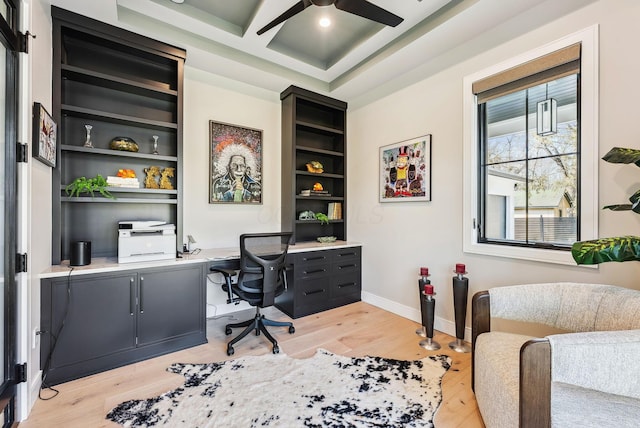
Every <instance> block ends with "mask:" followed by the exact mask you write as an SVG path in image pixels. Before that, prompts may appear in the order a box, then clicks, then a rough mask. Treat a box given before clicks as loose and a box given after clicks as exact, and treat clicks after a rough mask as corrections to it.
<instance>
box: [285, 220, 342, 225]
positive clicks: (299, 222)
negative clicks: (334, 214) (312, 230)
mask: <svg viewBox="0 0 640 428" xmlns="http://www.w3.org/2000/svg"><path fill="white" fill-rule="evenodd" d="M329 223H344V220H342V219H339V220H329ZM296 224H320V220H296ZM324 224H326V222H325V223H324Z"/></svg>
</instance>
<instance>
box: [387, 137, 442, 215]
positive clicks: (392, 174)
mask: <svg viewBox="0 0 640 428" xmlns="http://www.w3.org/2000/svg"><path fill="white" fill-rule="evenodd" d="M378 192H379V195H380V202H409V201H412V202H413V201H430V200H431V134H428V135H423V136H422V137H417V138H413V139H411V140H406V141H401V142H399V143H395V144H390V145H388V146H383V147H380V186H379V190H378Z"/></svg>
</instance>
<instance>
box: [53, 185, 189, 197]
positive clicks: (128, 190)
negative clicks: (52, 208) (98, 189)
mask: <svg viewBox="0 0 640 428" xmlns="http://www.w3.org/2000/svg"><path fill="white" fill-rule="evenodd" d="M66 188H67V186H66V185H64V184H63V185H61V186H60V190H62V191H65V189H66ZM107 190H108V191H109V192H110V193H150V194H155V195H177V194H178V191H177V190H175V189H173V190H168V189H147V188H144V187H140V188H135V187H111V186H109V187H107Z"/></svg>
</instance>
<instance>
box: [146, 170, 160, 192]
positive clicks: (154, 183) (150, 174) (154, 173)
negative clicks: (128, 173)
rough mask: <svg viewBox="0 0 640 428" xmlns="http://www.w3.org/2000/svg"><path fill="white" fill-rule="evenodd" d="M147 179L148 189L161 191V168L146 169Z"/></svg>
mask: <svg viewBox="0 0 640 428" xmlns="http://www.w3.org/2000/svg"><path fill="white" fill-rule="evenodd" d="M144 172H145V174H147V177H146V178H145V179H144V187H145V188H147V189H159V188H160V186H158V179H157V177H159V176H160V167H159V166H150V167H149V168H145V169H144Z"/></svg>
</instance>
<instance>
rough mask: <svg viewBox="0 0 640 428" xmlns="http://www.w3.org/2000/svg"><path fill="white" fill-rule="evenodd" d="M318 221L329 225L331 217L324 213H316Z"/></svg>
mask: <svg viewBox="0 0 640 428" xmlns="http://www.w3.org/2000/svg"><path fill="white" fill-rule="evenodd" d="M316 220H320V224H325V223H326V224H329V217H327V215H326V214H324V213H316Z"/></svg>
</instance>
